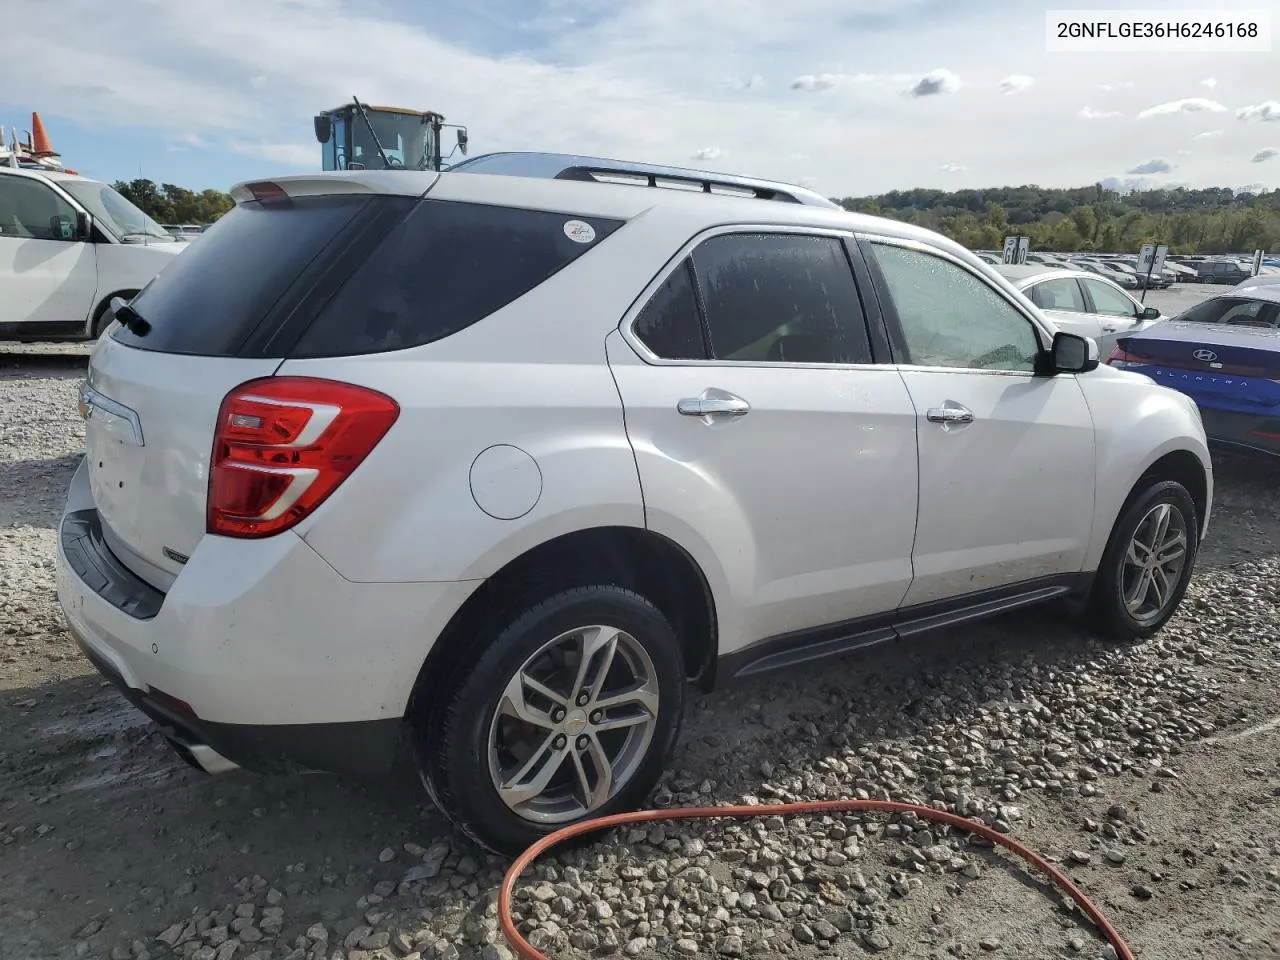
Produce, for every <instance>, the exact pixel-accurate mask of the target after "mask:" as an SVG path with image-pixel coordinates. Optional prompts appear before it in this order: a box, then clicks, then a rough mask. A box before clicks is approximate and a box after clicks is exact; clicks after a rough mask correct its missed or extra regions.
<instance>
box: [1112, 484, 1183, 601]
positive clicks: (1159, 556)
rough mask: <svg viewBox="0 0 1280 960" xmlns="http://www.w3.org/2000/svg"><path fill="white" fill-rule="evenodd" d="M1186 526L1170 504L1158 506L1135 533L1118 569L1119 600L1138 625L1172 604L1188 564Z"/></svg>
mask: <svg viewBox="0 0 1280 960" xmlns="http://www.w3.org/2000/svg"><path fill="white" fill-rule="evenodd" d="M1187 549H1188V542H1187V522H1186V519H1185V518H1184V517H1183V515H1182V511H1181V510H1179V509H1177V507H1176V506H1174V505H1173V504H1171V503H1157V504H1155V505H1154V506H1153V507H1152V508H1151V509H1150V510H1148V511H1147V512H1146V514H1145V515H1144V516H1143V518H1142V520H1141V521H1140V522H1139V523H1138V526H1137V529H1135V530H1134V533H1133V537H1132V539H1130V541H1129V548H1128V550H1126V551H1125V557H1124V564H1123V566H1122V567H1121V574H1120V576H1121V585H1120V589H1121V596H1122V597H1123V600H1124V605H1125V609H1126V610H1127V611H1128V612H1129V615H1130V616H1131V617H1133V619H1134V620H1136V621H1138V622H1139V623H1143V624H1145V623H1152V622H1154V621H1156V620H1158V619H1159V618H1160V617H1161V616H1162V615H1163V614H1164V612H1165V611H1166V609H1167V608H1168V606H1169V605H1170V604H1171V603H1172V602H1173V599H1174V596H1175V593H1176V591H1177V588H1178V584H1179V582H1180V580H1181V577H1182V573H1183V569H1184V568H1185V567H1186V563H1187Z"/></svg>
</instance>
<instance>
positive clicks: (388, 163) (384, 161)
mask: <svg viewBox="0 0 1280 960" xmlns="http://www.w3.org/2000/svg"><path fill="white" fill-rule="evenodd" d="M351 102H352V103H354V104H355V105H356V109H357V110H359V111H360V116H361V117H363V118H364V125H365V126H366V127H368V128H369V136H371V137H373V145H374V146H375V147H377V148H378V156H380V157H382V166H383V169H385V170H390V169H391V161H390V160H388V159H387V151H385V150H383V149H382V141H381V140H379V139H378V132H377V131H376V130H374V129H373V121H372V120H370V119H369V115H368V114H367V113H365V112H364V104H363V103H361V102H360V101H359V100H357V99H356V96H355V94H352V95H351Z"/></svg>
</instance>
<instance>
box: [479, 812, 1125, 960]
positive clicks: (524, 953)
mask: <svg viewBox="0 0 1280 960" xmlns="http://www.w3.org/2000/svg"><path fill="white" fill-rule="evenodd" d="M855 812H874V813H912V814H915V815H916V816H918V817H920V818H921V819H923V820H933V821H935V822H937V823H945V824H947V825H949V826H952V827H956V828H957V829H960V830H965V831H967V832H969V833H974V834H977V835H978V836H980V837H986V838H987V839H988V840H990V841H992V842H993V843H997V844H999V845H1000V846H1002V847H1004V848H1005V849H1006V850H1011V851H1012V852H1014V853H1016V854H1017V855H1018V856H1020V857H1021V858H1022V859H1023V860H1025V861H1027V863H1029V864H1031V865H1032V866H1034V867H1037V868H1039V869H1040V870H1041V871H1042V872H1044V873H1046V874H1048V876H1049V879H1051V880H1052V881H1053V882H1054V883H1055V884H1057V886H1058V887H1060V888H1061V889H1062V890H1065V891H1066V892H1067V893H1068V894H1069V895H1070V896H1071V899H1072V900H1074V901H1075V902H1076V904H1077V905H1078V906H1079V907H1080V909H1081V910H1083V911H1084V913H1085V915H1086V916H1088V917H1089V919H1090V920H1092V921H1093V922H1094V923H1095V924H1097V926H1098V928H1099V929H1100V930H1101V931H1102V933H1103V935H1104V936H1105V937H1106V938H1107V942H1108V943H1110V944H1111V946H1113V947H1115V950H1116V954H1117V956H1118V958H1119V960H1135V957H1134V954H1133V951H1132V950H1131V949H1129V946H1128V944H1126V943H1125V942H1124V940H1123V939H1122V938H1121V937H1120V933H1119V931H1117V930H1116V928H1115V927H1114V926H1112V924H1111V921H1109V920H1108V919H1107V918H1106V917H1105V916H1104V915H1103V913H1102V911H1101V910H1099V909H1098V908H1097V907H1096V906H1095V905H1094V903H1093V901H1092V900H1090V899H1089V898H1088V897H1086V896H1085V895H1084V893H1083V892H1082V891H1081V890H1080V888H1079V887H1077V886H1076V885H1075V884H1074V883H1072V882H1071V880H1070V879H1069V878H1068V877H1067V875H1066V874H1064V873H1063V872H1062V871H1061V870H1059V869H1058V868H1057V867H1055V866H1054V865H1053V864H1051V863H1049V862H1048V861H1047V860H1045V859H1044V858H1042V857H1040V856H1038V855H1037V854H1035V853H1033V852H1032V851H1031V850H1028V849H1027V848H1026V847H1024V846H1023V845H1022V844H1020V843H1018V841H1016V840H1014V839H1012V838H1010V837H1007V836H1005V835H1004V834H1002V833H999V832H998V831H996V830H992V829H991V828H990V827H988V826H987V825H986V824H984V823H980V822H978V821H976V820H970V819H968V818H966V817H960V816H957V815H956V814H954V813H947V812H946V811H945V810H935V809H934V808H933V807H923V806H919V805H917V804H914V803H898V802H896V801H893V800H823V801H814V802H811V803H775V804H767V805H760V806H750V807H747V806H731V807H686V808H683V809H677V810H638V811H633V812H631V813H617V814H614V815H613V816H609V817H600V818H598V819H596V820H584V821H582V822H580V823H575V824H573V825H572V826H568V827H565V828H564V829H563V830H557V831H556V832H555V833H552V834H548V835H547V836H545V837H543V838H542V839H541V840H539V841H538V842H537V843H535V844H534V845H533V846H531V847H529V849H527V850H526V851H525V852H524V853H522V854H520V856H518V857H517V858H516V859H515V862H514V863H512V864H511V866H510V867H509V868H508V869H507V873H506V876H505V877H503V878H502V889H501V890H500V891H499V892H498V919H499V922H500V923H501V924H502V933H503V935H504V936H505V937H506V938H507V942H508V943H509V944H511V947H512V949H513V950H515V952H516V953H518V954H519V955H520V956H521V957H522V958H523V960H550V958H548V957H547V956H546V955H545V954H543V953H541V952H540V951H539V950H537V949H536V948H535V947H534V946H533V944H531V943H529V941H528V940H526V939H525V938H524V937H523V936H522V935H521V934H520V931H519V930H517V929H516V924H515V920H514V918H513V917H512V915H511V894H512V891H513V890H514V889H515V885H516V882H517V881H518V880H519V879H520V875H521V874H522V873H524V871H525V870H527V869H528V867H529V864H531V863H533V861H534V860H536V859H537V858H538V857H539V856H541V855H542V854H543V853H544V852H546V851H547V850H549V849H551V848H552V847H554V846H556V845H558V844H561V843H563V842H564V841H566V840H569V839H571V838H573V837H577V836H581V835H582V834H584V833H593V832H595V831H597V830H607V829H608V828H610V827H617V826H621V825H623V824H628V823H651V822H653V821H655V820H709V819H712V818H721V817H723V818H729V819H746V818H750V817H770V816H784V817H785V816H795V815H797V814H815V813H855Z"/></svg>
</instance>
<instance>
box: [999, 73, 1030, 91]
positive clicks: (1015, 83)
mask: <svg viewBox="0 0 1280 960" xmlns="http://www.w3.org/2000/svg"><path fill="white" fill-rule="evenodd" d="M1035 82H1036V81H1035V78H1034V77H1028V76H1023V75H1021V74H1016V73H1014V74H1010V75H1009V76H1007V77H1005V78H1004V79H1003V80H1001V81H1000V84H999V86H1000V92H1001V93H1017V92H1018V91H1019V90H1026V89H1027V88H1028V87H1030V86H1031V85H1032V84H1034V83H1035Z"/></svg>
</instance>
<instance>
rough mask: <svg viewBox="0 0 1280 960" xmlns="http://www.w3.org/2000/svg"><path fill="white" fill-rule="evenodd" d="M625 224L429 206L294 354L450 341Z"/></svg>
mask: <svg viewBox="0 0 1280 960" xmlns="http://www.w3.org/2000/svg"><path fill="white" fill-rule="evenodd" d="M621 225H622V221H619V220H605V219H601V218H599V217H578V216H573V215H568V214H564V213H550V212H546V211H541V210H521V209H513V208H510V207H500V206H491V205H487V204H474V203H459V202H455V201H443V200H423V201H421V202H419V203H418V204H417V206H416V207H415V208H414V210H413V211H412V212H411V213H410V214H409V215H408V216H407V217H405V218H404V219H403V220H402V221H401V222H400V223H399V224H398V225H397V226H396V227H394V228H393V229H392V230H391V231H390V233H388V234H387V236H386V238H385V239H384V240H383V241H382V243H381V244H380V245H379V246H378V247H377V248H376V249H375V250H374V252H373V254H372V255H371V256H370V257H369V258H368V259H367V260H365V261H364V263H362V264H361V265H360V266H359V267H358V268H356V270H355V272H354V273H353V274H352V275H351V277H350V278H349V279H348V280H347V282H346V283H345V284H344V285H343V287H342V288H341V289H340V290H339V291H338V292H337V294H336V295H335V296H334V297H333V298H332V299H331V300H330V301H329V302H328V303H327V304H326V305H325V306H324V308H323V309H321V311H320V313H319V315H318V316H317V317H316V318H315V320H314V322H313V323H311V325H310V326H309V328H308V329H307V330H306V331H305V332H304V333H303V334H302V335H301V337H300V338H299V340H298V342H297V344H296V345H295V346H294V348H293V349H292V350H290V352H289V354H290V356H292V357H299V358H305V357H331V356H349V355H353V354H362V353H380V352H383V351H387V350H402V349H405V348H407V347H415V346H420V345H422V344H425V343H431V342H432V341H435V340H440V339H443V338H444V337H448V336H450V335H451V334H454V333H457V332H458V331H459V330H462V329H464V328H466V327H469V326H471V325H472V324H474V323H476V322H478V321H480V320H482V319H484V318H485V317H487V316H488V315H490V314H491V313H493V312H494V311H496V310H499V309H501V308H502V307H504V306H506V305H507V304H509V303H511V302H512V301H514V300H516V299H518V298H519V297H522V296H524V295H525V294H526V293H528V292H529V291H530V290H532V289H533V288H534V287H536V286H538V285H539V284H541V283H543V282H544V281H545V280H547V279H548V278H550V277H551V276H553V275H554V274H556V273H558V272H559V271H560V270H563V269H564V268H565V267H566V266H568V265H569V264H571V263H573V262H574V261H575V260H577V259H578V258H579V257H581V256H582V255H583V254H585V253H587V252H588V251H590V250H592V249H593V248H595V247H596V246H598V245H599V244H600V243H601V242H602V241H603V240H604V239H605V238H606V237H608V236H609V235H610V234H611V233H613V232H614V231H615V230H617V229H618V227H620V226H621ZM206 242H208V239H207V238H202V239H201V240H200V243H206Z"/></svg>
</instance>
